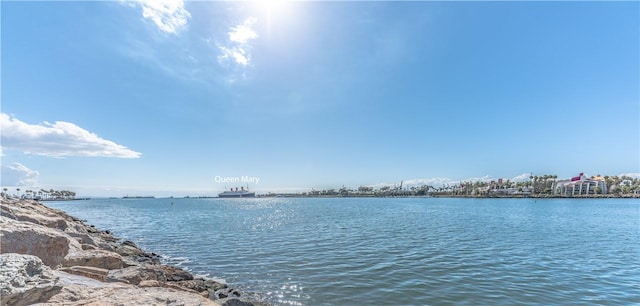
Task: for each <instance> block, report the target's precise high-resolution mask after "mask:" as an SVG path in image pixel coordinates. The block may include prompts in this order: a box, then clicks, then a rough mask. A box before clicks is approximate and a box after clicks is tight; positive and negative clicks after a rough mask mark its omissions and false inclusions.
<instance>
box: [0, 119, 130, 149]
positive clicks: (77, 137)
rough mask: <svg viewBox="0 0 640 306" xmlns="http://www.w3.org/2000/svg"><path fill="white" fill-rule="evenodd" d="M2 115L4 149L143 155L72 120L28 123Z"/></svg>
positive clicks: (0, 125)
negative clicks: (71, 121)
mask: <svg viewBox="0 0 640 306" xmlns="http://www.w3.org/2000/svg"><path fill="white" fill-rule="evenodd" d="M0 119H1V121H0V127H1V128H2V133H1V140H2V146H3V148H4V149H16V150H20V151H23V152H24V153H25V154H33V155H41V156H49V157H67V156H83V157H117V158H138V157H140V155H142V154H141V153H138V152H135V151H132V150H130V149H128V148H127V147H125V146H122V145H119V144H117V143H115V142H113V141H110V140H106V139H103V138H100V137H99V136H98V135H96V134H94V133H91V132H89V131H87V130H85V129H83V128H81V127H79V126H77V125H75V124H73V123H70V122H63V121H57V122H55V123H54V124H51V123H48V122H44V123H43V124H28V123H25V122H22V121H20V120H18V119H16V118H12V117H10V116H9V115H7V114H5V113H1V114H0Z"/></svg>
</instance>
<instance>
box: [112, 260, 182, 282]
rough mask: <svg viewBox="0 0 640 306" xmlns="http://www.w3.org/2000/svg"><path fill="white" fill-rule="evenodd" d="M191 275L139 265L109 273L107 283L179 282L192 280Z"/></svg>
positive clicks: (163, 268) (159, 267) (178, 269)
mask: <svg viewBox="0 0 640 306" xmlns="http://www.w3.org/2000/svg"><path fill="white" fill-rule="evenodd" d="M192 279H193V275H191V273H189V272H187V271H185V270H182V269H180V268H176V267H171V266H165V265H140V266H131V267H126V268H124V269H119V270H112V271H109V275H108V276H107V281H112V282H125V283H129V284H133V285H137V284H140V282H142V281H148V280H152V281H159V282H179V281H186V280H192Z"/></svg>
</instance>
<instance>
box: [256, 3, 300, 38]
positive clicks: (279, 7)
mask: <svg viewBox="0 0 640 306" xmlns="http://www.w3.org/2000/svg"><path fill="white" fill-rule="evenodd" d="M291 2H292V1H286V0H264V1H257V2H255V4H256V7H259V8H261V9H262V10H263V12H264V13H265V18H266V23H267V28H268V31H269V32H271V29H272V27H273V26H274V23H276V22H282V20H283V19H288V18H289V15H290V14H291V7H292V6H291Z"/></svg>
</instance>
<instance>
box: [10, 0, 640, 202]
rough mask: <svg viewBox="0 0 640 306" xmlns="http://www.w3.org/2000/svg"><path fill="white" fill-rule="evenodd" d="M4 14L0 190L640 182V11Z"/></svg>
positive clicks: (376, 6) (351, 7)
mask: <svg viewBox="0 0 640 306" xmlns="http://www.w3.org/2000/svg"><path fill="white" fill-rule="evenodd" d="M1 5H2V21H1V22H2V55H1V56H2V68H1V69H2V71H1V72H2V105H1V108H2V115H1V117H0V119H1V120H2V121H1V124H2V131H1V134H2V142H1V144H0V145H1V148H0V150H1V151H0V154H1V155H2V185H3V186H13V185H18V186H25V187H26V186H42V187H51V188H53V189H67V190H73V191H76V192H77V193H78V195H82V196H121V195H125V194H137V195H146V194H147V193H153V195H159V196H165V195H166V196H169V195H175V196H179V195H212V194H215V193H216V192H219V191H222V190H223V189H225V187H226V188H230V187H240V186H241V185H238V186H235V185H229V184H228V183H227V182H216V179H215V178H216V177H221V178H223V177H241V176H247V177H254V178H258V180H257V181H254V182H256V183H251V184H250V185H249V187H250V188H251V189H254V190H264V191H265V192H267V191H274V192H279V191H280V192H283V191H304V190H310V189H311V188H315V189H322V188H335V187H339V186H341V185H346V186H349V187H357V186H377V185H380V184H394V183H399V182H400V181H404V182H411V181H414V182H416V183H419V182H435V183H454V182H459V181H465V180H470V179H473V178H477V179H498V178H504V179H515V178H517V177H524V176H526V175H528V174H531V173H533V175H537V174H538V175H542V174H556V175H558V176H559V177H563V178H564V177H571V176H575V175H577V174H578V173H580V172H584V173H586V174H587V175H596V174H603V175H605V174H606V175H630V176H634V177H637V176H638V173H640V165H639V163H640V161H639V160H638V156H640V103H639V101H640V93H639V92H640V85H639V84H640V38H639V37H640V30H639V29H640V21H639V20H640V13H639V12H640V3H638V2H615V3H601V2H543V3H531V2H524V3H523V2H513V3H512V2H464V3H461V2H454V3H443V2H401V3H392V2H366V3H360V2H285V1H276V2H268V3H262V4H261V3H253V2H183V1H174V0H165V1H135V2H3V3H2V4H1ZM21 188H22V187H21Z"/></svg>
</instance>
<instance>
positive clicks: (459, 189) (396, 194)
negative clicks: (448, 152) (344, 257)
mask: <svg viewBox="0 0 640 306" xmlns="http://www.w3.org/2000/svg"><path fill="white" fill-rule="evenodd" d="M528 179H529V180H528V181H527V180H524V181H511V180H509V179H507V180H503V179H497V180H491V181H483V180H467V181H461V182H457V183H452V184H443V185H440V186H437V187H436V186H433V185H427V184H422V185H417V186H416V185H412V186H411V187H408V186H403V182H400V183H399V184H395V185H393V186H389V185H387V186H382V187H378V188H374V187H372V186H360V187H358V188H349V187H345V186H343V187H342V188H339V189H325V190H315V189H312V190H311V191H306V192H295V193H275V192H267V193H263V194H256V197H258V198H263V197H267V198H268V197H286V198H343V197H360V198H401V197H441V198H446V197H450V198H589V199H592V198H640V178H632V177H630V176H625V175H621V176H608V175H605V176H602V175H600V174H596V175H594V176H591V177H586V176H584V175H583V174H582V173H580V175H578V176H577V177H573V178H570V179H565V180H558V176H556V175H548V174H547V175H542V176H534V175H531V176H530V177H529V178H528ZM576 186H578V187H579V188H577V189H576ZM582 187H585V188H582ZM15 190H16V193H10V192H9V188H7V187H5V188H2V193H1V194H0V196H1V197H2V198H3V199H5V198H8V199H27V200H37V201H72V200H89V199H91V198H89V197H83V198H76V197H75V195H76V193H75V192H73V191H68V190H60V191H57V190H53V189H50V190H45V189H40V190H29V189H27V190H24V192H23V193H21V192H20V191H21V189H20V188H15ZM122 198H123V199H144V198H156V197H155V196H151V195H149V196H129V195H126V196H123V197H122ZM168 198H174V197H173V196H170V197H168ZM184 198H193V199H210V198H218V197H215V196H206V195H205V196H203V195H201V196H184ZM110 199H116V198H114V197H110Z"/></svg>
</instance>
